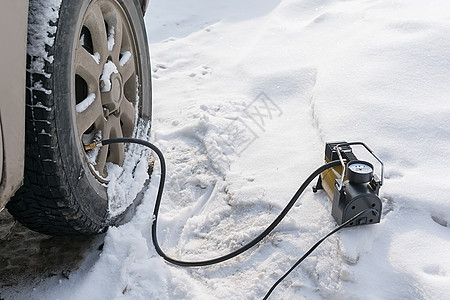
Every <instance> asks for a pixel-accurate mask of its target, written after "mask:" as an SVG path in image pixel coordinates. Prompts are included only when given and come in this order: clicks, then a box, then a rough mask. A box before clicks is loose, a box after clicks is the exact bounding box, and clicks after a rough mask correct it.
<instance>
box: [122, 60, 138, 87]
mask: <svg viewBox="0 0 450 300" xmlns="http://www.w3.org/2000/svg"><path fill="white" fill-rule="evenodd" d="M118 68H119V73H120V75H122V80H123V82H127V81H128V80H129V79H130V78H131V77H132V76H133V75H135V74H136V67H135V65H134V57H133V56H131V57H130V58H129V59H128V61H127V62H126V63H125V64H124V65H123V66H121V65H119V66H118Z"/></svg>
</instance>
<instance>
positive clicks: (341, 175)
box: [313, 142, 384, 227]
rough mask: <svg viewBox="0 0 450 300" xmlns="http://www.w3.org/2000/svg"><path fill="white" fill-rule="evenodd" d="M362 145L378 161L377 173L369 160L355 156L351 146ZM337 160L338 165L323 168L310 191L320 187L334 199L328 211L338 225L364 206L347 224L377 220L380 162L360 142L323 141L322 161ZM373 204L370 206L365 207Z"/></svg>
mask: <svg viewBox="0 0 450 300" xmlns="http://www.w3.org/2000/svg"><path fill="white" fill-rule="evenodd" d="M355 145H360V146H363V147H364V148H365V149H366V150H367V151H368V152H369V153H370V154H371V155H372V156H373V157H374V158H375V159H376V160H377V161H378V162H379V163H380V165H381V170H380V172H381V174H380V177H381V178H380V177H378V176H377V175H376V174H375V172H374V166H373V164H371V163H370V162H367V161H364V160H359V159H357V157H356V155H355V154H354V152H353V149H352V147H351V146H355ZM336 160H339V161H340V163H341V164H340V165H338V166H335V167H331V168H329V169H327V170H325V171H323V172H322V173H321V174H320V176H319V179H318V181H317V184H316V185H315V186H314V187H313V191H314V192H317V191H318V190H319V189H323V190H324V191H325V192H326V193H327V195H328V197H329V198H330V200H331V201H332V202H333V205H332V209H331V215H332V216H333V218H334V219H335V220H336V222H337V223H338V225H341V224H342V223H344V222H346V221H347V220H350V219H352V218H353V217H354V216H355V215H357V214H359V213H360V212H362V211H364V210H366V212H365V213H363V214H361V215H360V216H359V217H358V218H357V219H356V220H354V221H352V222H350V223H349V224H348V225H347V227H351V226H358V225H366V224H374V223H379V222H380V217H381V208H382V207H381V200H380V197H379V193H380V187H381V186H382V185H383V173H384V165H383V162H382V161H381V160H380V159H379V158H378V157H377V156H376V155H375V154H374V153H373V151H372V150H371V149H370V148H369V147H367V145H365V144H364V143H362V142H352V143H347V142H332V143H326V144H325V162H326V163H329V162H332V161H336ZM370 208H372V210H367V209H370Z"/></svg>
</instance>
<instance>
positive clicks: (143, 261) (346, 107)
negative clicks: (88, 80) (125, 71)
mask: <svg viewBox="0 0 450 300" xmlns="http://www.w3.org/2000/svg"><path fill="white" fill-rule="evenodd" d="M146 24H147V30H148V37H149V41H150V44H151V51H152V64H153V87H154V90H153V95H154V97H153V103H154V109H153V123H152V137H151V139H152V141H154V143H155V144H157V145H158V146H160V147H161V149H162V150H163V152H164V153H165V156H166V159H167V162H168V180H167V185H166V192H165V195H164V199H163V203H162V209H161V216H160V222H159V239H160V241H161V243H162V246H163V248H164V249H165V250H166V251H167V252H168V253H169V254H171V255H172V256H174V257H177V258H182V259H186V260H187V259H189V260H198V259H204V258H212V257H216V256H218V255H221V254H225V253H228V252H229V251H231V250H233V249H236V248H237V247H239V245H241V244H243V243H246V242H248V241H249V240H250V239H252V238H253V237H254V236H256V235H257V234H258V233H259V232H260V231H262V230H263V229H264V228H265V227H266V225H267V224H268V223H269V222H271V221H272V220H273V219H274V218H275V217H276V215H277V214H278V213H279V212H280V210H281V209H282V208H283V207H284V205H285V204H286V203H287V202H288V201H289V199H290V198H291V196H292V194H293V193H294V192H295V191H296V190H297V188H298V186H299V185H300V184H301V182H302V181H303V180H304V179H305V178H306V177H307V176H308V175H309V173H311V172H312V171H313V170H314V169H315V168H316V167H317V166H319V165H321V164H322V163H323V152H324V143H325V142H326V141H337V140H347V141H364V142H366V143H367V144H368V145H369V146H370V147H371V148H372V149H373V150H374V151H375V152H376V153H377V154H378V155H379V156H380V157H381V159H382V160H383V161H384V162H385V165H386V173H385V175H386V180H385V185H384V186H383V187H382V190H381V193H382V201H383V206H384V207H383V214H382V221H381V223H380V224H376V225H370V226H362V227H358V228H353V229H345V230H344V231H342V232H340V233H338V234H337V235H335V236H333V237H331V238H330V239H329V240H327V241H326V242H325V243H323V244H322V245H321V246H320V247H319V248H318V249H317V250H316V251H315V252H314V253H313V254H312V255H311V256H310V257H309V258H308V259H306V260H305V261H304V263H302V264H301V265H300V266H299V267H298V268H297V269H296V270H295V271H294V272H293V273H292V274H291V275H290V276H289V277H288V278H287V279H286V280H285V281H284V282H283V283H282V284H281V285H280V286H279V287H278V288H277V289H276V290H275V292H274V294H273V295H272V297H271V299H448V297H449V295H450V251H449V249H450V228H449V227H450V174H449V171H448V166H447V165H448V161H447V160H448V158H449V157H450V129H449V117H450V99H449V97H450V96H449V95H450V84H449V83H450V82H449V79H450V39H449V36H450V2H448V1H445V0H441V1H432V0H431V1H419V0H410V1H400V0H363V1H361V0H346V1H338V0H334V1H333V0H321V1H310V0H247V1H238V0H229V1H219V0H186V1H175V0H152V1H151V3H150V7H149V13H148V14H147V16H146ZM149 138H150V137H149ZM158 171H159V169H158V163H156V170H155V172H154V175H153V178H152V186H151V189H150V191H149V192H148V193H147V194H146V196H145V199H144V203H143V204H142V205H141V206H140V207H139V210H138V212H137V214H136V216H135V217H134V219H133V220H132V221H131V222H130V223H128V224H126V225H123V226H121V227H119V228H111V229H110V230H109V232H108V234H107V236H106V239H105V246H104V249H103V252H102V254H101V256H100V258H99V259H98V261H97V262H96V263H95V265H94V266H93V267H92V268H90V269H88V270H86V269H85V268H81V269H80V270H79V271H78V272H76V273H74V274H72V275H71V277H70V280H63V281H60V282H55V280H54V279H48V280H46V281H43V282H42V283H41V284H39V285H37V286H32V287H23V289H22V294H20V295H19V298H22V299H32V298H33V299H39V298H41V299H43V298H45V299H261V298H262V297H263V296H264V294H265V293H266V292H267V290H268V289H269V288H270V286H271V285H272V284H273V283H274V282H275V281H276V280H277V279H278V278H279V277H280V276H281V275H282V274H284V273H285V271H287V270H288V269H289V267H290V266H291V265H292V264H293V263H294V262H295V261H296V260H297V259H298V258H299V257H300V256H301V255H302V254H303V253H304V252H305V251H306V250H307V249H308V248H309V247H310V246H311V245H312V244H313V243H314V242H315V241H316V240H318V239H319V238H320V237H322V236H323V235H324V234H326V233H327V232H329V231H330V230H331V229H332V228H334V226H335V222H334V220H333V218H332V217H331V215H330V211H331V202H330V201H329V200H328V199H327V197H326V195H325V193H323V192H321V193H318V194H313V193H312V191H311V190H310V189H308V190H307V192H306V193H305V194H304V195H303V196H302V197H301V198H300V200H299V202H298V203H297V205H296V206H295V207H294V208H293V210H292V211H291V212H290V213H289V214H288V216H287V218H286V219H285V220H284V221H283V222H282V223H281V225H280V226H279V227H277V228H276V229H275V231H274V232H273V233H272V234H271V235H270V236H269V237H268V238H266V239H265V240H264V241H263V243H261V244H260V245H259V246H258V247H255V248H254V249H252V250H251V251H249V252H247V253H245V254H243V255H241V256H240V257H238V258H236V259H233V260H231V261H229V262H226V263H223V264H220V265H216V266H212V267H205V268H192V269H187V268H181V267H175V266H171V265H169V264H166V263H165V262H164V261H163V260H162V259H161V258H160V257H158V256H157V254H156V252H155V250H154V248H153V245H152V243H151V237H150V226H151V217H152V216H151V211H152V210H153V204H154V196H155V191H156V185H157V179H158V176H157V174H158Z"/></svg>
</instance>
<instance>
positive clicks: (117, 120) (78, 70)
mask: <svg viewBox="0 0 450 300" xmlns="http://www.w3.org/2000/svg"><path fill="white" fill-rule="evenodd" d="M132 32H133V31H132V29H131V26H130V23H129V22H128V18H127V17H126V15H125V13H124V12H123V10H122V8H121V7H120V6H119V5H118V3H117V2H116V1H110V0H99V1H93V2H91V3H90V4H89V6H88V8H87V10H86V13H85V15H84V18H83V22H82V26H81V30H80V34H79V36H78V37H79V38H78V42H77V44H76V47H75V78H74V82H75V98H76V112H75V114H76V123H77V133H78V138H79V140H80V142H81V143H82V144H83V145H88V144H90V143H93V142H96V141H98V140H102V139H109V138H120V137H130V136H131V135H132V134H133V130H134V127H135V121H136V118H137V112H136V107H137V99H138V98H139V96H138V89H137V87H138V86H139V82H138V76H137V75H138V63H137V53H136V44H135V40H134V37H133V34H132ZM124 153H125V149H124V145H123V144H113V145H108V146H105V147H102V148H99V149H93V150H86V151H85V158H86V160H87V162H88V165H89V167H90V170H91V172H92V174H93V175H94V176H95V177H96V178H97V179H98V180H99V181H101V182H106V179H105V178H106V177H107V171H106V163H107V162H111V163H114V164H118V165H121V164H122V163H123V161H124Z"/></svg>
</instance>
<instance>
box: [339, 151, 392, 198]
mask: <svg viewBox="0 0 450 300" xmlns="http://www.w3.org/2000/svg"><path fill="white" fill-rule="evenodd" d="M352 145H361V146H363V147H364V148H366V150H367V151H368V152H369V153H370V154H371V155H372V156H373V157H374V158H375V159H376V160H377V161H378V162H379V163H380V166H381V170H380V173H381V174H380V177H381V178H380V182H379V183H380V187H381V186H382V185H383V182H384V163H383V162H382V161H381V159H380V158H379V157H378V156H376V155H375V153H374V152H373V151H372V150H371V149H370V148H369V147H368V146H367V145H366V144H364V143H363V142H349V143H340V144H337V145H336V146H335V147H334V148H335V150H336V152H337V154H338V156H339V161H340V162H341V165H342V174H341V180H340V181H339V188H338V189H339V190H341V189H342V187H343V186H344V175H345V169H346V166H345V163H344V159H343V158H342V154H341V151H342V148H341V147H343V146H352Z"/></svg>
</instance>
